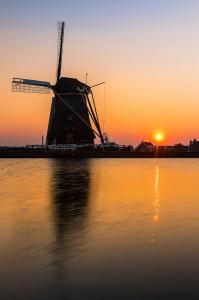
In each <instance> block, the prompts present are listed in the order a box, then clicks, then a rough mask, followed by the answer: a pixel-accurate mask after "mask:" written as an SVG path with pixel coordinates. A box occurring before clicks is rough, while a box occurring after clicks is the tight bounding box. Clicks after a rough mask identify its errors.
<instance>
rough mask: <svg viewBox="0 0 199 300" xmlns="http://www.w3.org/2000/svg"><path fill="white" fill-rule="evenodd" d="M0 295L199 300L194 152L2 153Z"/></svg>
mask: <svg viewBox="0 0 199 300" xmlns="http://www.w3.org/2000/svg"><path fill="white" fill-rule="evenodd" d="M0 174H1V183H0V195H1V196H0V299H3V300H7V299H9V300H12V299H21V300H23V299H24V300H25V299H37V300H38V299H39V300H40V299H69V300H71V299H72V300H73V299H74V300H76V299H83V300H84V299H108V300H109V299H122V300H123V299H138V300H142V299H147V300H148V299H155V300H156V299H198V293H199V279H198V274H199V259H198V255H199V160H198V159H88V160H56V159H54V160H51V159H16V160H15V159H5V160H4V159H1V160H0Z"/></svg>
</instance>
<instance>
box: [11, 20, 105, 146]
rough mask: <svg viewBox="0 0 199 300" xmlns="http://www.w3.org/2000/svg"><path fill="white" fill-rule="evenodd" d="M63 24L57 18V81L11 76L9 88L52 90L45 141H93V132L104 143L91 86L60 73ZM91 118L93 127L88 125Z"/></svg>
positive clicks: (15, 89)
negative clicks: (53, 83) (52, 95)
mask: <svg viewBox="0 0 199 300" xmlns="http://www.w3.org/2000/svg"><path fill="white" fill-rule="evenodd" d="M64 27H65V23H64V22H58V48H57V50H58V51H57V73H56V84H55V85H52V84H51V83H49V82H46V81H38V80H32V79H31V80H30V79H22V78H14V79H13V81H12V90H13V91H15V92H30V93H49V92H50V90H51V91H52V92H53V93H54V97H53V99H52V104H51V112H50V117H49V124H48V131H47V137H46V145H58V144H77V145H81V144H94V139H95V137H96V136H98V137H99V138H100V139H101V142H102V143H103V142H104V140H103V135H102V132H101V129H100V124H99V119H98V115H97V110H96V106H95V101H94V97H93V93H92V90H91V88H90V87H89V86H88V85H87V84H85V83H82V82H80V81H79V80H77V79H74V78H68V77H62V76H61V68H62V54H63V42H64ZM90 98H91V99H90ZM91 119H92V124H93V125H94V126H95V128H96V130H94V129H93V128H92V126H91Z"/></svg>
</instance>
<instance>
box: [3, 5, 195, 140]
mask: <svg viewBox="0 0 199 300" xmlns="http://www.w3.org/2000/svg"><path fill="white" fill-rule="evenodd" d="M58 20H64V21H65V22H66V30H65V43H64V57H63V69H62V75H63V76H68V77H75V78H78V79H79V80H82V81H85V74H86V73H88V74H89V75H88V83H89V84H95V83H98V82H101V81H106V86H105V89H104V87H103V86H100V87H98V88H96V89H95V96H96V102H97V107H98V110H99V114H100V119H101V124H102V127H104V130H105V131H106V132H108V134H109V136H110V138H111V139H112V140H114V141H117V142H118V143H126V144H133V145H136V144H137V143H138V142H139V141H140V140H141V139H144V140H147V141H150V140H151V141H153V139H154V135H155V134H156V133H159V132H160V133H162V134H163V135H164V137H165V140H164V141H162V142H161V143H163V144H170V143H177V142H183V143H188V142H189V140H190V139H193V138H199V1H198V0H166V1H161V0H123V1H122V0H101V1H98V0H90V1H89V0H84V1H82V0H73V1H69V0H59V1H55V0H54V1H51V0H39V1H38V0H35V1H29V0H27V1H25V0H17V1H14V0H13V1H11V0H7V1H3V0H0V39H1V50H0V51H1V55H0V91H1V94H0V103H1V109H0V120H1V122H0V145H24V144H30V143H40V142H41V135H42V134H44V136H45V135H46V130H47V124H48V117H49V110H50V105H51V97H52V95H39V94H36V95H32V94H20V93H12V92H11V80H12V77H22V78H31V79H38V80H46V81H50V82H52V83H53V82H55V72H56V71H55V69H56V44H57V25H56V22H57V21H58ZM104 95H105V96H104Z"/></svg>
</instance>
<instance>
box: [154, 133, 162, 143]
mask: <svg viewBox="0 0 199 300" xmlns="http://www.w3.org/2000/svg"><path fill="white" fill-rule="evenodd" d="M154 138H155V140H156V141H157V142H161V141H163V140H164V134H163V133H161V132H157V133H155V135H154Z"/></svg>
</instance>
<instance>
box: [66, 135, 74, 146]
mask: <svg viewBox="0 0 199 300" xmlns="http://www.w3.org/2000/svg"><path fill="white" fill-rule="evenodd" d="M66 139H67V144H73V143H74V139H73V134H70V133H69V134H67V135H66Z"/></svg>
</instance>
